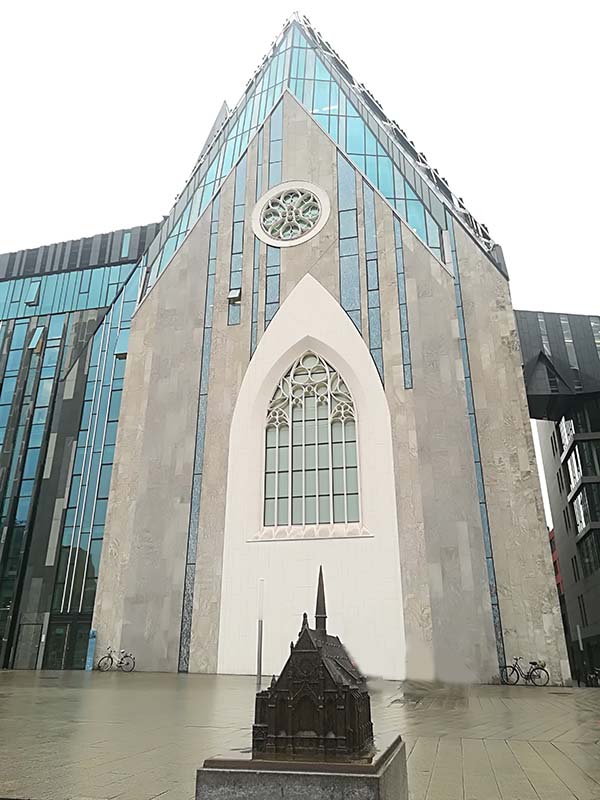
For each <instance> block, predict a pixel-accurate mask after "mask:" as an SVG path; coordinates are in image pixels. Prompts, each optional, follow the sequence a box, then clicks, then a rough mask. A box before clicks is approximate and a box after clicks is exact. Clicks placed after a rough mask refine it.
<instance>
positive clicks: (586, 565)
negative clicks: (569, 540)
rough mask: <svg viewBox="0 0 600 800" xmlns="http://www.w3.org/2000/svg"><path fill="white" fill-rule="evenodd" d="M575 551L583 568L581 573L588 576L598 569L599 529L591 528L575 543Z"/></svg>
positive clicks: (599, 559)
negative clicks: (581, 539)
mask: <svg viewBox="0 0 600 800" xmlns="http://www.w3.org/2000/svg"><path fill="white" fill-rule="evenodd" d="M577 552H578V553H579V559H580V561H581V566H582V569H583V575H584V577H585V578H588V577H589V576H590V575H591V574H592V573H594V572H596V570H598V569H600V531H598V530H592V531H590V532H589V534H588V535H587V536H586V537H585V539H583V541H581V542H579V544H578V545H577Z"/></svg>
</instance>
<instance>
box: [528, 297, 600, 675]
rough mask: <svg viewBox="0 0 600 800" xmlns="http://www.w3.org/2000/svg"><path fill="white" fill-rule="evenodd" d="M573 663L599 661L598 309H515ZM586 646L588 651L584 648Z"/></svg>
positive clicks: (583, 665) (576, 665) (574, 665)
mask: <svg viewBox="0 0 600 800" xmlns="http://www.w3.org/2000/svg"><path fill="white" fill-rule="evenodd" d="M516 316H517V324H518V329H519V336H520V339H521V349H522V352H523V370H524V374H525V381H526V384H527V395H528V399H529V409H530V413H531V416H532V417H533V418H535V419H537V420H540V421H539V422H538V423H537V426H538V432H539V438H540V447H541V454H542V461H543V464H544V472H545V475H546V485H547V487H548V497H549V501H550V509H551V512H552V521H553V525H554V538H555V542H556V554H557V559H558V560H559V561H560V564H561V566H562V570H561V572H560V575H561V578H562V589H563V592H564V600H562V601H561V606H563V605H564V612H565V613H564V617H565V632H566V635H567V642H568V649H569V658H570V661H571V667H572V669H578V670H579V672H580V673H581V674H584V671H585V670H586V669H587V668H589V667H590V666H592V665H595V666H600V316H599V317H594V316H591V317H587V316H583V315H578V314H549V313H545V312H534V311H517V312H516ZM580 640H581V644H582V645H583V651H582V650H581V647H580Z"/></svg>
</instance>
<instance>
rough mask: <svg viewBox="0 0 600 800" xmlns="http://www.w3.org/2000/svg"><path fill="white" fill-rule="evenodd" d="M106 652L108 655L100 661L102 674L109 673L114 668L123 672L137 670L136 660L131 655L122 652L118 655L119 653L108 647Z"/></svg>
mask: <svg viewBox="0 0 600 800" xmlns="http://www.w3.org/2000/svg"><path fill="white" fill-rule="evenodd" d="M106 650H107V652H106V655H105V656H102V658H101V659H100V661H98V669H99V670H100V672H108V670H109V669H112V667H113V666H115V667H116V668H117V669H120V670H122V671H123V672H132V671H133V670H134V669H135V658H134V657H133V655H132V654H131V653H127V652H126V651H125V650H120V651H119V653H118V655H117V651H116V650H113V649H112V647H107V648H106ZM115 661H116V663H115Z"/></svg>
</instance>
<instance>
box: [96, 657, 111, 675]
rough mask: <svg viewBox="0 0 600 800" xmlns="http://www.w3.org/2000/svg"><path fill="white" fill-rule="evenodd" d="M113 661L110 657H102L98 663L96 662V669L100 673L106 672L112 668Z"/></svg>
mask: <svg viewBox="0 0 600 800" xmlns="http://www.w3.org/2000/svg"><path fill="white" fill-rule="evenodd" d="M112 665H113V660H112V656H102V658H101V659H100V661H99V662H98V669H99V670H100V672H108V670H109V669H110V668H111V667H112Z"/></svg>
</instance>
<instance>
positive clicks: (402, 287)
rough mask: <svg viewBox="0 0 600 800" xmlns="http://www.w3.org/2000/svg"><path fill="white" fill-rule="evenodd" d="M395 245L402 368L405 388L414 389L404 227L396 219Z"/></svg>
mask: <svg viewBox="0 0 600 800" xmlns="http://www.w3.org/2000/svg"><path fill="white" fill-rule="evenodd" d="M394 244H395V249H396V278H397V280H398V308H399V309H400V336H401V337H402V368H403V370H404V388H405V389H412V386H413V377H412V359H411V355H410V333H409V330H408V304H407V299H406V279H405V275H404V253H403V251H402V225H401V223H400V220H399V219H394Z"/></svg>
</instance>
